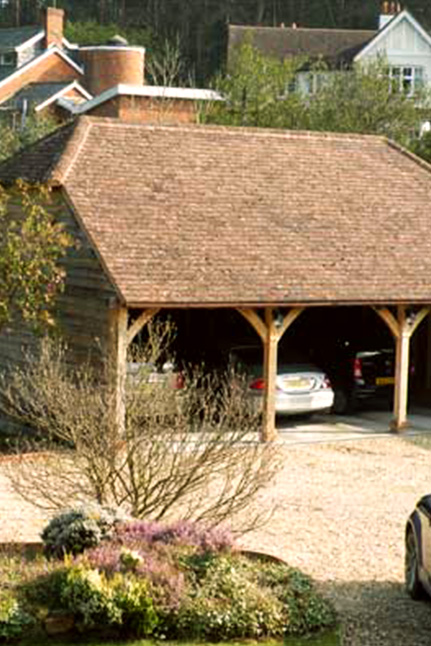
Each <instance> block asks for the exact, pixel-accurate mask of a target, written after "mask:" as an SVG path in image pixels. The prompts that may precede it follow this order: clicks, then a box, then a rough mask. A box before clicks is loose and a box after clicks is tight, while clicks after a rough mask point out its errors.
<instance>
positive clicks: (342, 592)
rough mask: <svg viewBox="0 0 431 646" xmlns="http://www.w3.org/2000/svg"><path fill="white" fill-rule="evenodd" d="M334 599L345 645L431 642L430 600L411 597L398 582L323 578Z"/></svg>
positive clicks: (420, 645)
mask: <svg viewBox="0 0 431 646" xmlns="http://www.w3.org/2000/svg"><path fill="white" fill-rule="evenodd" d="M318 588H319V590H320V591H321V592H322V594H324V595H325V596H326V597H328V598H329V599H331V600H332V602H333V603H334V605H335V607H336V609H337V611H338V614H339V619H340V624H341V629H340V632H341V645H342V646H430V645H431V600H426V601H412V600H411V599H410V597H408V595H407V594H406V592H405V591H404V586H403V585H402V584H401V583H396V582H378V581H376V582H372V581H365V582H357V581H351V582H348V583H337V582H323V583H319V584H318Z"/></svg>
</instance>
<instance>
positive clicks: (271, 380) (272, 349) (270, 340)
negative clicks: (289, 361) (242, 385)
mask: <svg viewBox="0 0 431 646" xmlns="http://www.w3.org/2000/svg"><path fill="white" fill-rule="evenodd" d="M265 327H266V335H265V340H264V345H263V378H264V380H265V395H264V398H263V429H262V441H263V442H272V441H273V440H276V439H277V437H278V435H277V430H276V428H275V382H276V378H277V354H278V353H277V350H278V335H277V330H276V327H275V323H274V315H273V310H272V307H266V308H265Z"/></svg>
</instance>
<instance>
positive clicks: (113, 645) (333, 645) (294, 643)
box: [18, 631, 340, 646]
mask: <svg viewBox="0 0 431 646" xmlns="http://www.w3.org/2000/svg"><path fill="white" fill-rule="evenodd" d="M76 643H77V641H76V637H69V638H67V639H61V640H59V639H55V638H53V637H41V638H40V639H35V638H33V639H24V640H22V641H20V642H19V645H18V646H76ZM161 643H163V644H164V646H307V645H308V646H339V643H340V641H339V638H338V632H337V631H335V632H330V633H325V634H324V635H311V636H308V637H292V638H286V639H285V640H284V641H283V640H274V639H270V640H263V641H254V640H242V641H230V642H215V643H214V642H198V641H165V642H157V641H152V640H149V639H141V640H137V641H136V640H133V641H126V642H125V641H105V640H103V641H101V640H98V639H94V638H93V639H91V638H86V637H83V636H80V637H79V644H82V645H83V646H160V645H161Z"/></svg>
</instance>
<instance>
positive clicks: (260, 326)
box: [238, 307, 304, 442]
mask: <svg viewBox="0 0 431 646" xmlns="http://www.w3.org/2000/svg"><path fill="white" fill-rule="evenodd" d="M303 310H304V308H303V307H294V308H292V309H291V310H290V311H289V312H288V313H287V314H286V315H285V316H284V317H283V319H282V320H281V321H280V323H279V324H278V325H277V322H276V321H275V319H274V310H273V308H272V307H266V308H265V321H263V320H262V319H261V318H260V316H259V314H258V313H257V312H256V311H255V310H252V309H238V312H239V313H240V314H241V315H242V316H243V317H244V318H245V319H246V320H247V321H248V322H249V323H250V325H252V326H253V327H254V329H255V330H256V332H257V334H258V335H259V336H260V338H261V339H262V342H263V377H264V380H265V395H264V401H263V427H262V432H261V441H262V442H271V441H274V440H276V439H277V438H278V433H277V429H276V427H275V414H276V407H275V396H276V395H275V392H276V390H275V382H276V378H277V353H278V343H279V341H280V339H281V338H282V336H283V334H284V333H285V332H286V330H287V329H288V328H289V327H290V326H291V325H292V323H294V321H296V319H297V318H298V316H299V315H300V314H301V312H302V311H303Z"/></svg>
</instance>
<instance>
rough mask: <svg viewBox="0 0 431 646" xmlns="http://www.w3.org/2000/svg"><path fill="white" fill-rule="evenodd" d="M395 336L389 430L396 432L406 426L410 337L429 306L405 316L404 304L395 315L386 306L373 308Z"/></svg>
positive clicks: (425, 314)
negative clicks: (392, 402) (392, 404)
mask: <svg viewBox="0 0 431 646" xmlns="http://www.w3.org/2000/svg"><path fill="white" fill-rule="evenodd" d="M374 309H375V311H376V312H377V314H378V315H379V316H380V318H381V319H383V321H385V323H386V325H387V326H388V327H389V329H390V330H391V332H392V334H393V335H394V337H395V343H396V353H395V387H394V417H393V419H392V421H391V430H393V431H396V432H397V433H399V432H401V431H403V430H404V429H405V428H407V426H408V421H407V405H408V389H409V355H410V339H411V337H412V335H413V333H414V332H415V330H416V329H417V328H418V326H419V324H420V323H421V322H422V321H423V319H424V318H425V317H426V316H427V314H428V313H429V311H430V308H429V307H423V308H422V309H420V310H419V311H418V312H416V313H412V314H409V316H407V312H406V306H405V305H399V306H398V308H397V317H396V318H395V316H394V315H393V314H392V312H391V311H390V310H389V309H387V308H382V309H377V308H374Z"/></svg>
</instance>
